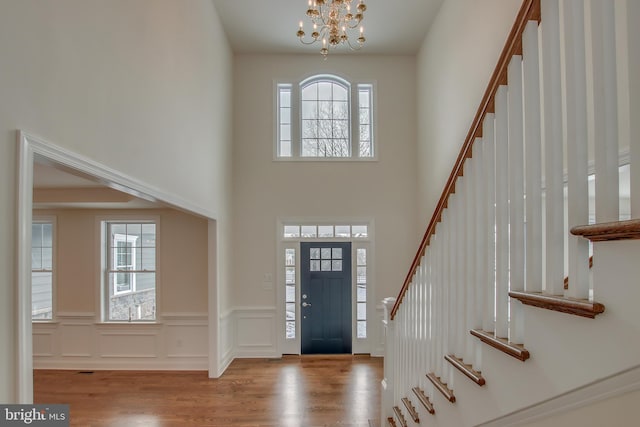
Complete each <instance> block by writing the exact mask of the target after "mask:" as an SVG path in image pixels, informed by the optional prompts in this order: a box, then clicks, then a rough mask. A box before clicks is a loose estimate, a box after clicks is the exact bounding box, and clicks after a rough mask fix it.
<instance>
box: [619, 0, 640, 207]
mask: <svg viewBox="0 0 640 427" xmlns="http://www.w3.org/2000/svg"><path fill="white" fill-rule="evenodd" d="M620 5H621V3H620V2H618V3H616V9H618V6H620ZM622 5H623V6H626V11H625V10H621V12H623V13H621V15H622V16H623V17H624V19H622V21H624V22H623V23H622V24H621V26H624V27H626V28H624V29H623V30H622V31H621V34H622V35H623V37H622V39H623V40H624V42H623V44H626V45H627V46H626V47H627V57H626V59H627V61H626V65H625V67H624V68H625V69H624V74H625V75H626V79H625V80H626V81H627V82H628V90H627V91H626V92H627V93H628V104H627V108H628V111H627V113H628V116H629V118H632V119H630V120H629V121H628V123H629V126H630V128H629V129H628V132H629V151H630V157H631V217H632V218H640V120H638V117H640V79H638V76H640V49H638V46H637V44H638V40H640V26H639V25H638V19H639V18H640V2H638V1H636V0H627V2H626V4H625V3H622ZM620 9H624V8H620ZM624 12H626V13H624ZM625 30H626V31H625Z"/></svg>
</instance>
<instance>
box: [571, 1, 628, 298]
mask: <svg viewBox="0 0 640 427" xmlns="http://www.w3.org/2000/svg"><path fill="white" fill-rule="evenodd" d="M576 6H582V5H576ZM590 6H591V47H592V51H591V54H592V64H591V65H592V70H593V102H591V103H590V105H592V106H593V116H592V121H593V140H594V155H595V159H594V160H595V173H596V182H595V185H596V195H595V196H596V222H608V221H618V220H619V219H620V212H619V206H620V205H619V190H618V179H619V178H618V99H617V78H616V40H615V37H616V35H615V13H614V12H615V11H614V3H613V1H610V0H592V1H591V2H590ZM580 9H582V7H580ZM576 18H577V17H576ZM634 25H637V23H634ZM577 36H578V35H577V34H576V37H577ZM634 43H637V40H636V41H635V42H634ZM636 77H637V76H636ZM585 224H586V223H585ZM572 276H573V274H571V272H570V279H569V280H570V283H573V281H572V280H571V277H572ZM569 289H572V287H571V286H570V288H569Z"/></svg>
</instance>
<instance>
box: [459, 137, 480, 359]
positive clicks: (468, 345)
mask: <svg viewBox="0 0 640 427" xmlns="http://www.w3.org/2000/svg"><path fill="white" fill-rule="evenodd" d="M476 142H477V140H476ZM477 151H478V150H475V149H473V147H472V153H473V152H476V153H477ZM480 161H481V160H479V159H478V158H476V157H472V158H471V159H467V162H466V164H465V169H466V174H467V179H466V184H467V185H466V187H467V188H466V191H465V206H466V209H465V210H464V212H463V214H464V227H465V232H464V238H465V240H466V242H464V243H463V245H464V246H463V248H465V249H466V252H467V253H466V262H465V265H466V275H465V276H464V283H463V286H461V289H462V292H464V294H465V304H466V306H465V307H464V308H463V309H464V312H465V315H466V320H465V322H464V323H463V324H462V328H461V330H460V337H461V339H462V344H463V345H464V355H463V358H464V360H465V361H466V363H470V364H473V356H474V347H473V346H474V345H475V342H474V341H475V340H474V339H473V337H472V336H471V334H470V333H469V331H470V330H471V329H473V328H475V325H474V323H475V321H476V290H477V287H478V284H477V282H476V280H477V277H478V273H477V272H476V258H475V250H476V239H475V237H476V235H475V228H474V225H475V216H476V215H477V212H478V205H476V203H475V196H474V191H475V184H476V179H477V175H478V174H477V170H478V166H477V165H478V163H479V162H480Z"/></svg>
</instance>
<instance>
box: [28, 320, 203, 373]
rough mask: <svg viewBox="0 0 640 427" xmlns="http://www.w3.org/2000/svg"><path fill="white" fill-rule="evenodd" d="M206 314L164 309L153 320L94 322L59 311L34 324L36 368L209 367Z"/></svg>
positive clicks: (187, 368)
mask: <svg viewBox="0 0 640 427" xmlns="http://www.w3.org/2000/svg"><path fill="white" fill-rule="evenodd" d="M207 342H208V321H207V314H206V313H167V314H166V315H165V316H163V317H162V319H161V321H160V322H158V323H153V324H140V323H97V322H96V320H95V315H94V314H93V313H61V314H59V315H58V316H57V318H56V321H55V322H51V323H45V322H38V323H34V324H33V343H34V344H33V349H34V352H33V353H34V358H33V364H34V368H35V369H78V370H89V369H92V370H93V369H95V370H100V369H138V370H154V369H157V370H207V368H208V347H207Z"/></svg>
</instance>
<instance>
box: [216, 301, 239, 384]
mask: <svg viewBox="0 0 640 427" xmlns="http://www.w3.org/2000/svg"><path fill="white" fill-rule="evenodd" d="M233 318H234V316H233V310H228V311H226V312H225V313H224V314H222V315H221V316H220V322H219V324H220V331H219V334H220V337H219V341H218V344H219V346H220V347H219V351H220V354H219V359H218V360H219V364H218V375H222V373H224V371H225V370H226V369H227V368H228V367H229V365H230V364H231V362H233V359H234V358H235V355H234V351H233V349H234V346H235V343H234V341H233V338H234V336H235V323H234V322H233Z"/></svg>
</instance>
